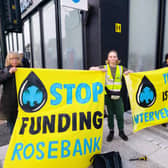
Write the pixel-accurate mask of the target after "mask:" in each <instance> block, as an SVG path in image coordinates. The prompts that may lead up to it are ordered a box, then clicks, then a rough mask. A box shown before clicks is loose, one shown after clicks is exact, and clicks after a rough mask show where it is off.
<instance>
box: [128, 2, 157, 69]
mask: <svg viewBox="0 0 168 168" xmlns="http://www.w3.org/2000/svg"><path fill="white" fill-rule="evenodd" d="M157 19H158V1H155V0H148V1H146V0H130V26H129V58H128V65H129V68H130V69H132V70H134V71H145V70H153V69H155V60H156V40H157Z"/></svg>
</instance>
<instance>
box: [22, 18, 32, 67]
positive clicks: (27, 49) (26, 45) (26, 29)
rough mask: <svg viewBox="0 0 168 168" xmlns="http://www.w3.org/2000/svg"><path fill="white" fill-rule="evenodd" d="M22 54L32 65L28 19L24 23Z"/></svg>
mask: <svg viewBox="0 0 168 168" xmlns="http://www.w3.org/2000/svg"><path fill="white" fill-rule="evenodd" d="M24 55H25V57H26V58H27V59H28V60H29V62H30V64H31V65H32V58H31V45H30V25H29V20H27V21H26V22H25V23H24Z"/></svg>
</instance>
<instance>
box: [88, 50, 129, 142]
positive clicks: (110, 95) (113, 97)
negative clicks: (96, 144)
mask: <svg viewBox="0 0 168 168" xmlns="http://www.w3.org/2000/svg"><path fill="white" fill-rule="evenodd" d="M119 63H120V60H119V59H118V53H117V51H116V50H111V51H110V52H109V53H108V57H107V60H106V65H103V66H99V67H91V68H90V70H103V71H106V82H105V104H106V105H107V111H108V114H109V116H108V127H109V129H110V132H109V134H108V136H107V141H109V142H110V141H112V140H113V137H114V114H115V115H116V119H117V125H118V129H119V136H120V137H121V138H122V139H123V140H124V141H127V140H128V137H127V136H126V135H125V132H124V105H123V101H122V98H121V96H120V91H121V88H122V75H123V73H124V74H126V75H127V74H128V73H130V72H132V71H131V70H127V69H126V68H125V67H123V66H121V65H119Z"/></svg>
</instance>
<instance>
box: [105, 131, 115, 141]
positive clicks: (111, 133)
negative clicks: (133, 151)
mask: <svg viewBox="0 0 168 168" xmlns="http://www.w3.org/2000/svg"><path fill="white" fill-rule="evenodd" d="M113 137H114V131H110V132H109V134H108V136H107V138H106V140H107V141H108V142H110V141H112V140H113Z"/></svg>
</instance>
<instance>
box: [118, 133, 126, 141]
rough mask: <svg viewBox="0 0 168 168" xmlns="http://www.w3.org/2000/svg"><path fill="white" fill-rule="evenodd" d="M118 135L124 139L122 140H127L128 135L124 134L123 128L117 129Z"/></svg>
mask: <svg viewBox="0 0 168 168" xmlns="http://www.w3.org/2000/svg"><path fill="white" fill-rule="evenodd" d="M119 136H120V137H121V138H122V139H123V140H124V141H128V137H127V135H125V133H124V131H123V130H120V131H119Z"/></svg>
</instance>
